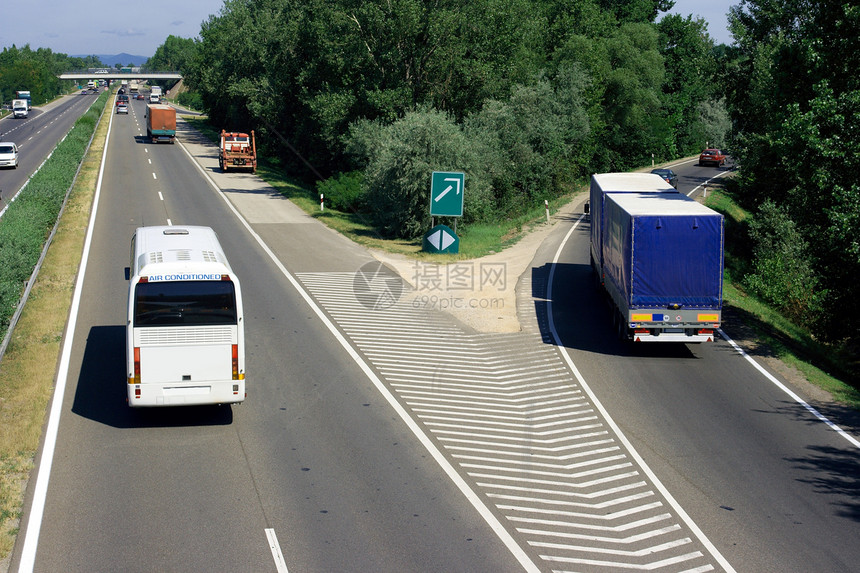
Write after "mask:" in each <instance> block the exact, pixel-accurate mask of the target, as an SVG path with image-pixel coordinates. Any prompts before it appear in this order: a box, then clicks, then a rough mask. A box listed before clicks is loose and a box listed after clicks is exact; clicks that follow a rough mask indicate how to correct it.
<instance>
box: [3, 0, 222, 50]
mask: <svg viewBox="0 0 860 573" xmlns="http://www.w3.org/2000/svg"><path fill="white" fill-rule="evenodd" d="M223 6H224V0H86V1H82V0H26V1H24V2H22V3H21V4H20V7H19V8H16V10H18V11H19V12H20V13H19V14H17V17H12V13H11V12H10V10H11V8H12V6H11V3H10V2H3V9H2V14H0V49H2V48H8V47H11V46H12V45H13V44H14V45H15V46H17V47H18V48H23V47H24V46H25V45H27V44H29V45H30V48H31V49H33V50H36V49H38V48H50V49H51V51H52V52H54V53H61V54H67V55H69V56H82V55H91V54H98V55H109V56H110V55H115V54H122V53H126V54H131V55H133V56H145V57H151V56H153V55H154V54H155V50H156V49H157V48H158V47H159V46H160V45H162V44H164V41H165V40H166V39H167V37H168V36H178V37H180V38H196V37H198V36H199V35H200V25H201V24H202V23H203V22H204V21H206V20H208V19H209V16H210V15H217V14H218V13H220V12H221V8H222V7H223Z"/></svg>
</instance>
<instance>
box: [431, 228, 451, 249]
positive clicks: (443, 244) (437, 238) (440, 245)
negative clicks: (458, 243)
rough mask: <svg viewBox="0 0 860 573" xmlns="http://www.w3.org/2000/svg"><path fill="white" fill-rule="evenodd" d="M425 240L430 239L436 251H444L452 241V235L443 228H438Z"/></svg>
mask: <svg viewBox="0 0 860 573" xmlns="http://www.w3.org/2000/svg"><path fill="white" fill-rule="evenodd" d="M427 240H428V241H430V244H431V245H433V246H434V247H435V248H436V250H437V251H444V250H445V249H447V248H448V247H450V246H451V243H453V242H454V237H453V236H451V235H449V234H448V233H446V232H445V231H444V230H443V229H439V230H438V231H436V232H435V233H433V234H432V235H430V236H429V237H427Z"/></svg>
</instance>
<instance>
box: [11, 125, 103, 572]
mask: <svg viewBox="0 0 860 573" xmlns="http://www.w3.org/2000/svg"><path fill="white" fill-rule="evenodd" d="M108 111H110V110H108ZM102 117H103V119H106V120H107V119H109V116H108V115H107V114H105V115H103V116H102ZM107 124H108V121H100V122H99V123H98V125H97V127H96V135H95V137H94V138H93V142H92V145H91V147H90V149H89V152H88V153H87V155H86V157H85V158H84V161H83V165H82V167H81V171H80V173H79V175H78V179H77V180H76V182H75V184H74V187H73V188H72V192H71V194H70V196H69V201H68V203H67V205H66V209H65V212H64V213H63V217H62V219H61V220H60V224H59V226H58V228H57V233H56V235H55V237H54V240H53V242H52V244H51V247H50V248H49V250H48V253H47V256H46V257H45V261H44V263H43V265H42V269H41V271H40V272H39V276H38V277H37V279H36V282H35V284H34V285H33V289H32V291H31V293H30V298H29V300H28V302H27V305H26V306H25V307H24V311H23V313H22V314H21V318H20V320H19V321H18V324H17V326H16V327H15V331H14V333H13V335H12V338H11V340H10V343H9V348H8V349H7V351H6V355H5V356H4V357H3V360H2V362H0V427H2V428H3V431H2V432H0V565H2V561H3V560H4V559H7V558H8V556H9V554H10V553H11V550H12V547H13V545H14V543H15V537H16V535H17V533H18V528H19V521H20V516H21V507H22V503H23V495H24V490H25V487H26V484H27V479H28V477H29V474H30V470H32V468H33V461H34V457H35V455H36V450H37V449H38V447H39V439H40V437H41V433H42V427H43V425H44V421H45V414H46V410H47V404H48V401H49V400H50V398H51V394H52V392H53V389H54V377H55V374H56V367H57V358H58V356H59V353H60V345H61V342H62V338H63V330H64V328H65V325H66V321H67V318H68V313H69V307H70V305H71V299H72V292H73V290H74V285H75V277H76V276H77V272H78V266H79V264H80V260H81V254H82V249H83V244H84V237H85V235H86V231H87V224H88V222H89V216H90V211H91V208H92V201H93V194H94V192H95V186H96V180H97V178H98V172H99V167H100V164H101V157H102V152H103V150H104V145H105V138H106V135H107ZM0 569H2V566H0Z"/></svg>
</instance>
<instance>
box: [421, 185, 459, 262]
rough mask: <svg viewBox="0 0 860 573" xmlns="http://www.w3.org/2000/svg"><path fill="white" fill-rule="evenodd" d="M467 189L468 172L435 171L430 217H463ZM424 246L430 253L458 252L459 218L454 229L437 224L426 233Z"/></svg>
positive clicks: (455, 221) (431, 188)
mask: <svg viewBox="0 0 860 573" xmlns="http://www.w3.org/2000/svg"><path fill="white" fill-rule="evenodd" d="M465 190H466V174H465V173H461V172H456V171H455V172H448V171H434V172H433V173H432V174H431V176H430V217H432V218H433V221H434V223H435V218H436V217H462V216H463V196H464V194H465ZM423 248H424V250H425V251H427V252H430V253H458V252H459V250H460V238H459V237H457V220H456V219H454V229H453V230H451V229H450V228H448V227H446V226H445V225H435V226H434V227H433V228H432V229H430V230H429V231H427V234H425V235H424V241H423Z"/></svg>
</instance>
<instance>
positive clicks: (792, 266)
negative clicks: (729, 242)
mask: <svg viewBox="0 0 860 573" xmlns="http://www.w3.org/2000/svg"><path fill="white" fill-rule="evenodd" d="M749 233H750V237H751V238H752V240H753V245H754V246H753V272H752V273H750V274H747V275H746V276H745V277H744V279H743V284H744V286H745V287H746V288H747V289H749V290H750V291H752V292H754V293H755V294H756V295H757V296H759V297H760V298H761V299H762V300H764V301H765V302H767V303H769V304H771V305H773V306H774V307H776V308H778V309H780V310H781V311H782V312H783V313H785V314H786V315H787V316H788V317H789V318H790V319H792V320H793V321H795V322H797V323H798V324H802V325H804V326H806V327H814V323H815V318H816V316H818V315H819V314H820V313H821V310H822V309H823V308H824V302H825V299H826V297H827V294H828V293H827V291H826V290H819V288H818V283H819V280H818V277H817V276H816V275H815V272H814V271H813V268H812V263H811V262H810V258H809V255H808V253H807V251H808V250H809V249H808V245H807V243H806V241H805V240H804V239H803V237H802V236H801V234H800V232H799V231H798V229H797V226H796V225H795V223H794V221H792V220H791V219H790V218H789V217H788V215H787V214H786V212H785V210H784V209H782V208H780V207H778V206H777V205H776V204H775V203H773V202H772V201H770V200H768V201H765V202H764V203H762V205H761V207H760V209H759V212H758V214H757V216H756V217H755V218H754V219H753V220H752V221H751V222H750V225H749Z"/></svg>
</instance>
